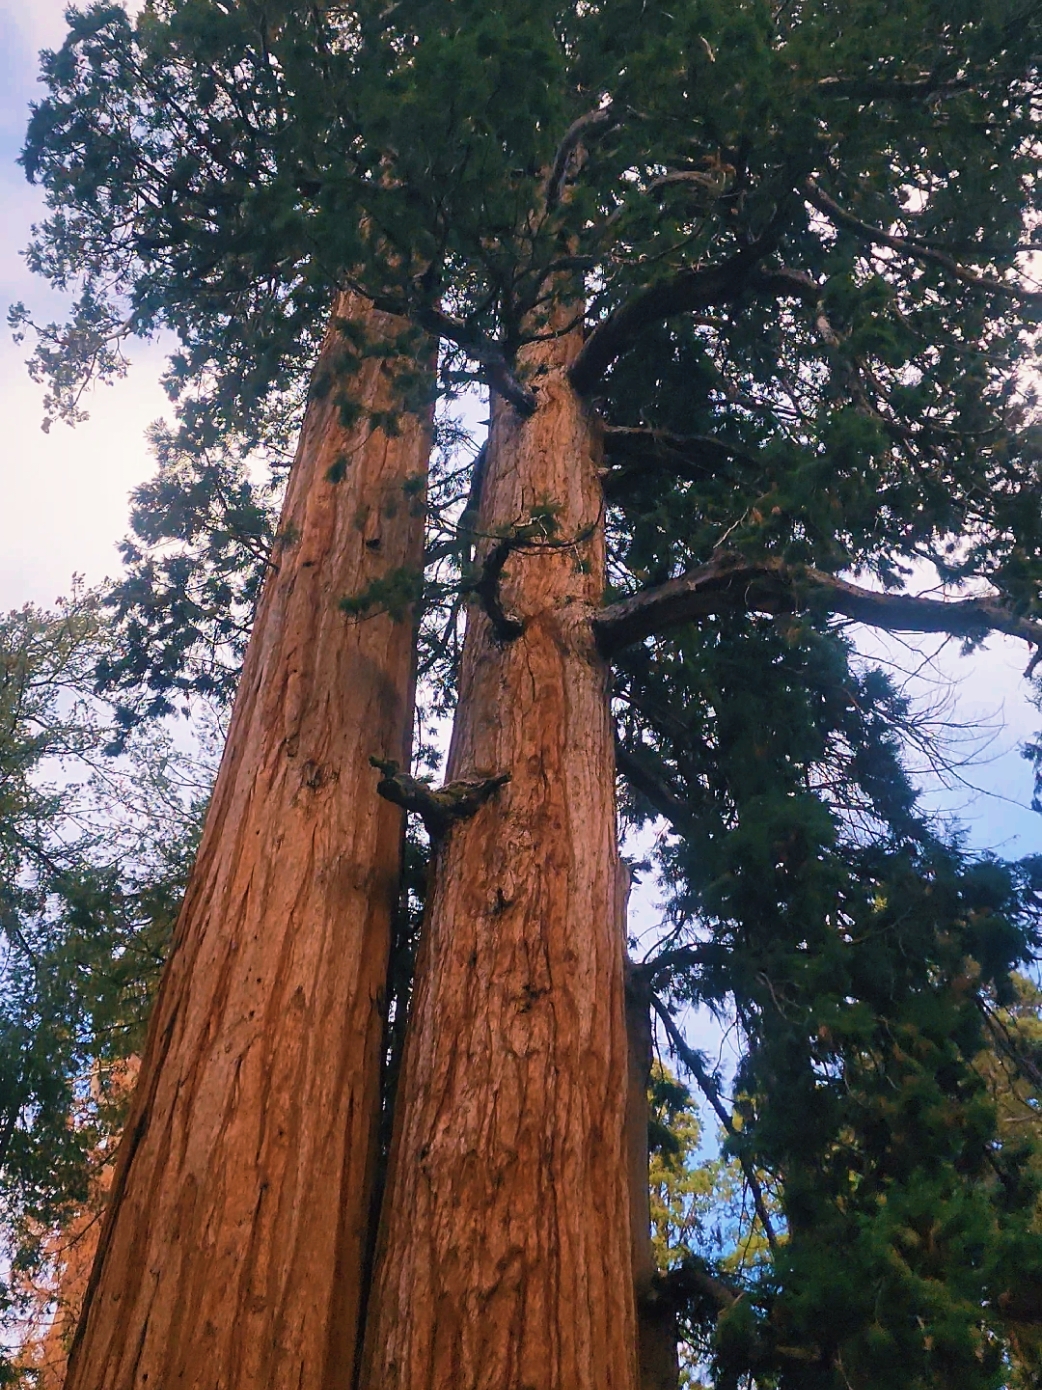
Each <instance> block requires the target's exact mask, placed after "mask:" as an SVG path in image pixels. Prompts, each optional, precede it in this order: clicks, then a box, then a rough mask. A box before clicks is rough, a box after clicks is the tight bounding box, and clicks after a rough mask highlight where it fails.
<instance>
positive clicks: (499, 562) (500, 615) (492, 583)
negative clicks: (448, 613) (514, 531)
mask: <svg viewBox="0 0 1042 1390" xmlns="http://www.w3.org/2000/svg"><path fill="white" fill-rule="evenodd" d="M516 549H517V543H516V542H515V541H514V540H512V539H511V538H510V537H504V538H503V540H501V541H498V542H497V543H496V544H495V545H494V546H493V547H492V549H491V550H490V551H489V552H488V554H487V555H486V556H485V559H484V561H483V562H482V566H481V578H480V579H477V580H475V581H474V582H473V583H472V584H471V586H470V589H471V592H472V593H474V594H477V596H478V598H479V599H480V600H481V606H482V608H484V610H485V612H486V613H487V614H488V618H489V622H490V623H491V624H492V631H493V633H494V634H495V636H496V640H497V641H498V642H515V641H516V640H517V639H518V638H519V637H520V636H521V634H522V633H523V632H524V630H525V625H524V623H523V622H522V621H521V619H520V618H515V617H514V616H513V614H511V613H508V612H507V611H506V609H505V608H504V607H503V600H502V598H501V597H500V592H499V585H500V580H501V579H502V577H503V568H504V566H505V565H506V562H507V560H508V559H509V557H510V553H511V551H513V550H516Z"/></svg>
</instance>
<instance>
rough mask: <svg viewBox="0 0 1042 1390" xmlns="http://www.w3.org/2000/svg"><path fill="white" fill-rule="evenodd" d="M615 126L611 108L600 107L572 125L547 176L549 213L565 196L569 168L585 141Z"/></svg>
mask: <svg viewBox="0 0 1042 1390" xmlns="http://www.w3.org/2000/svg"><path fill="white" fill-rule="evenodd" d="M613 124H614V117H613V115H612V110H611V107H610V106H598V107H597V108H596V109H595V110H593V111H587V112H586V114H585V115H583V116H580V117H579V118H578V119H577V120H574V121H573V122H572V123H571V125H570V126H569V127H568V129H567V130H566V131H565V133H564V137H563V139H562V140H561V143H560V145H559V146H558V147H557V153H556V154H555V155H554V162H553V164H552V165H551V166H550V172H549V174H548V175H547V179H546V192H545V202H546V210H547V212H553V210H554V208H555V207H557V205H558V204H559V203H560V201H561V198H562V197H563V195H564V186H565V183H566V182H567V179H568V168H569V165H570V164H571V161H572V156H573V155H574V154H575V152H576V150H577V149H578V148H579V146H580V145H581V144H582V142H583V140H585V139H588V138H589V137H590V136H591V135H594V134H598V135H599V134H603V132H604V131H605V129H606V128H607V127H608V126H610V125H613Z"/></svg>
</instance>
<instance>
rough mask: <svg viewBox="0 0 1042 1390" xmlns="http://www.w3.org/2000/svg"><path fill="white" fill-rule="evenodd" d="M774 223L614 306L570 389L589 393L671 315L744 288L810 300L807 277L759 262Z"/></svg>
mask: <svg viewBox="0 0 1042 1390" xmlns="http://www.w3.org/2000/svg"><path fill="white" fill-rule="evenodd" d="M775 223H776V225H773V226H772V227H771V228H770V229H769V230H768V231H767V232H766V233H765V234H764V235H763V236H762V237H761V238H760V239H759V240H758V241H756V242H754V243H753V245H752V246H747V247H745V248H744V250H741V251H739V252H737V253H736V254H735V255H734V256H732V257H731V258H730V259H729V260H726V261H724V262H723V263H722V264H721V265H715V266H705V267H701V268H699V269H693V270H683V271H681V272H680V273H679V274H677V275H673V276H670V277H669V278H668V279H666V280H660V281H659V282H658V283H657V284H654V285H648V286H647V288H646V289H643V290H638V291H637V292H636V293H635V294H633V295H631V296H630V298H629V299H628V300H626V302H625V303H624V304H620V306H619V307H618V308H617V309H616V310H615V311H614V312H613V313H611V314H609V315H608V317H607V318H606V319H605V320H604V321H603V322H602V323H599V324H598V325H597V327H596V328H595V329H594V330H593V332H592V333H591V334H590V336H589V337H588V338H587V340H586V343H585V345H584V347H583V350H582V352H580V354H579V356H578V357H577V358H576V359H575V361H574V362H573V363H572V369H571V372H570V374H569V375H570V377H571V382H572V385H573V386H574V387H575V389H576V391H578V392H579V393H580V394H581V395H585V394H588V393H589V392H590V391H592V390H593V389H594V387H596V385H597V383H598V382H599V381H600V380H601V378H602V377H603V376H604V373H605V372H606V371H607V370H608V368H609V367H610V366H611V364H612V363H613V362H614V361H615V360H616V358H618V357H621V355H622V354H623V353H624V352H625V351H626V350H627V349H628V348H630V347H632V346H633V344H634V342H635V341H636V339H637V337H638V336H639V335H640V334H641V333H642V332H643V331H644V330H645V329H646V328H650V327H652V326H653V325H654V324H657V323H663V322H665V321H666V320H667V319H671V318H675V317H676V316H677V314H686V313H692V312H695V311H697V310H700V309H708V308H711V307H712V306H713V305H720V304H729V303H731V302H732V301H733V300H735V299H737V298H738V296H739V295H740V294H741V293H742V292H743V290H746V289H750V288H754V289H757V290H759V291H760V292H762V293H767V294H771V295H774V296H776V297H779V298H784V297H785V296H787V295H795V296H796V298H798V299H803V300H806V299H808V298H810V297H811V296H813V298H814V300H815V301H816V300H817V298H818V297H819V295H820V293H821V291H820V289H819V287H818V286H817V284H816V283H815V281H814V280H813V279H812V278H811V276H809V275H806V274H804V272H802V271H798V270H789V269H787V268H786V267H784V266H778V267H773V268H772V267H762V266H761V263H762V261H763V259H764V257H765V256H769V255H770V254H771V252H772V251H773V250H774V247H775V244H776V242H777V240H778V235H779V233H780V231H781V224H780V217H779V218H776V219H775Z"/></svg>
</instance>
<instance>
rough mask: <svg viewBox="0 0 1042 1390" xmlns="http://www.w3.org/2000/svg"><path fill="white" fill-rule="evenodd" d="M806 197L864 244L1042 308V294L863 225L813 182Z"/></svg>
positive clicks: (913, 240)
mask: <svg viewBox="0 0 1042 1390" xmlns="http://www.w3.org/2000/svg"><path fill="white" fill-rule="evenodd" d="M803 193H804V196H805V197H806V199H807V201H808V202H809V203H811V204H812V205H813V206H814V207H816V208H817V209H818V211H819V212H820V213H823V214H824V215H825V216H826V217H827V218H828V219H829V221H830V222H833V223H835V225H836V226H837V227H843V228H844V229H845V230H846V231H848V232H853V233H854V235H855V236H858V237H861V239H862V240H863V241H870V242H873V243H874V244H875V245H877V246H888V247H890V248H891V250H893V251H899V252H901V254H902V255H905V256H911V257H912V258H913V259H915V260H918V261H925V262H928V263H929V264H930V265H938V266H940V267H941V269H942V270H946V271H947V272H948V274H949V275H951V276H952V277H953V278H954V279H956V280H958V281H960V283H961V284H963V285H969V286H970V288H971V289H975V290H983V291H984V292H985V293H987V294H997V295H1001V296H1002V297H1003V298H1004V299H1009V300H1012V301H1013V302H1014V303H1016V304H1039V305H1042V290H1027V289H1022V288H1021V287H1020V286H1019V285H1009V284H1006V282H1005V281H1003V280H995V279H993V278H992V277H991V276H988V275H978V274H977V272H976V271H974V270H970V269H969V268H968V267H967V266H964V265H961V264H960V263H959V261H957V260H956V259H955V257H954V256H951V255H949V254H948V253H947V252H946V251H938V250H936V249H935V248H934V247H932V246H926V245H924V244H923V243H922V242H921V241H917V240H916V238H915V237H902V236H894V235H892V234H891V233H890V232H887V231H884V230H883V228H882V227H873V226H872V225H871V223H868V222H862V220H861V218H860V217H855V216H854V214H853V213H851V212H847V211H846V209H845V208H843V207H841V206H840V204H839V203H837V202H836V201H835V199H833V198H830V197H829V195H828V194H827V193H826V192H825V191H824V190H823V189H822V188H820V187H819V185H818V184H817V183H816V182H815V181H814V180H813V179H808V180H807V181H806V183H805V184H804V185H803Z"/></svg>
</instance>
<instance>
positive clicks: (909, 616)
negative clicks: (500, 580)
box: [593, 553, 1042, 655]
mask: <svg viewBox="0 0 1042 1390" xmlns="http://www.w3.org/2000/svg"><path fill="white" fill-rule="evenodd" d="M801 606H802V607H813V608H820V609H823V610H825V611H826V612H830V613H838V614H841V615H842V616H843V617H846V618H851V619H853V620H854V621H855V622H859V623H864V624H866V626H868V627H880V628H886V629H887V630H888V631H891V632H937V633H947V634H948V635H950V636H953V637H981V636H983V635H984V634H985V633H988V632H1003V633H1005V634H1006V635H1007V636H1009V637H1017V638H1019V639H1020V640H1021V641H1023V642H1028V643H1030V644H1031V645H1032V646H1034V647H1042V620H1039V619H1037V618H1028V617H1022V616H1020V615H1018V614H1016V613H1013V612H1011V611H1010V609H1009V608H1007V607H1006V605H1005V604H1004V603H1002V602H1001V600H999V599H994V598H967V599H955V600H951V601H945V600H943V599H932V598H921V597H918V596H916V595H913V594H890V593H884V592H879V591H878V590H875V589H864V588H861V587H860V586H859V585H857V584H851V583H849V582H848V581H847V580H845V579H838V578H836V576H835V575H832V574H825V573H824V572H823V571H821V570H815V569H809V568H803V567H797V566H790V565H787V564H786V563H785V562H784V561H783V560H778V559H774V558H773V557H768V558H765V559H762V560H747V559H745V558H744V557H743V556H740V555H734V554H730V553H724V554H720V555H717V556H716V557H714V559H712V560H710V561H709V563H708V564H705V565H701V566H699V568H698V569H694V570H689V571H688V573H687V574H685V575H681V577H680V578H679V579H671V580H668V581H667V582H666V583H665V584H660V585H658V586H657V587H656V588H654V589H646V590H644V591H643V592H642V593H639V594H634V596H633V597H632V598H628V599H623V600H622V601H621V602H619V603H613V604H611V605H610V606H609V607H607V608H605V609H602V611H601V612H600V613H599V614H598V615H597V617H595V618H594V619H593V625H594V630H595V632H596V634H597V640H598V642H599V643H600V646H601V649H602V651H604V652H605V653H606V654H609V655H610V654H611V653H612V652H616V651H618V650H620V648H622V647H628V646H632V645H633V643H635V642H641V641H643V640H644V638H646V637H649V636H651V634H652V633H655V632H663V631H665V630H667V629H668V628H670V627H676V626H677V625H678V624H680V623H686V622H691V621H692V620H693V619H695V618H701V617H706V616H708V615H709V614H710V613H723V612H743V611H745V612H760V613H772V614H778V613H792V612H795V611H796V610H797V609H798V608H799V607H801Z"/></svg>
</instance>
